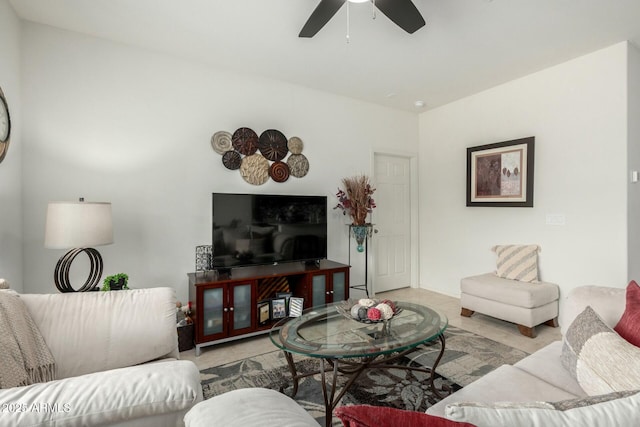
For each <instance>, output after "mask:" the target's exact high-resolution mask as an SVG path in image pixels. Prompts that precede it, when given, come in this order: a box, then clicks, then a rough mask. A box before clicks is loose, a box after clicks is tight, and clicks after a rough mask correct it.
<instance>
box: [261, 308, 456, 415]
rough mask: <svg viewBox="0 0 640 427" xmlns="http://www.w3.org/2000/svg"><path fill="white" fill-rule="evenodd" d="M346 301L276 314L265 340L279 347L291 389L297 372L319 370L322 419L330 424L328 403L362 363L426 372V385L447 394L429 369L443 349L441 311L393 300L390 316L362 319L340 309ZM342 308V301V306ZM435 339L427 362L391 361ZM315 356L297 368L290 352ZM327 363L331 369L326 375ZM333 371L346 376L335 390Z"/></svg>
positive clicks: (338, 395)
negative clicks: (306, 367)
mask: <svg viewBox="0 0 640 427" xmlns="http://www.w3.org/2000/svg"><path fill="white" fill-rule="evenodd" d="M346 305H347V303H346V302H344V301H343V302H338V303H333V304H327V305H324V306H319V307H312V308H309V309H307V310H305V311H304V312H303V313H302V316H300V317H295V318H287V319H282V320H281V321H280V322H278V323H276V324H275V325H274V326H273V328H271V331H270V337H271V341H272V342H273V343H274V344H275V345H276V346H277V347H279V348H280V349H281V350H283V351H284V355H285V358H286V360H287V364H288V365H289V370H290V371H291V375H292V378H293V392H292V396H295V395H296V393H297V392H298V382H299V380H300V379H301V378H304V377H308V376H311V375H316V374H320V375H321V384H322V393H323V398H324V404H325V410H326V425H327V427H328V426H331V422H332V421H331V420H332V413H333V409H334V408H335V407H336V405H337V404H338V402H339V401H340V399H342V397H343V396H344V394H345V393H346V392H347V390H348V389H349V388H350V387H351V386H352V385H353V383H354V382H355V381H356V380H357V379H358V377H359V376H360V374H361V373H362V372H364V371H365V370H367V369H390V368H394V369H405V370H415V371H421V372H424V373H428V374H430V375H429V387H430V388H431V391H432V392H433V393H434V394H435V395H436V396H437V397H439V398H442V397H444V394H443V393H445V394H449V393H450V392H451V391H450V390H448V389H442V390H438V389H437V388H436V387H435V385H434V379H435V370H436V367H437V365H438V363H439V362H440V359H441V358H442V354H443V353H444V349H445V338H444V330H445V329H446V328H447V324H448V320H447V317H446V316H445V315H444V314H442V313H440V312H438V311H436V310H435V309H433V308H430V307H426V306H423V305H419V304H413V303H408V302H397V303H396V306H397V307H398V314H396V315H395V316H394V317H393V318H392V319H391V320H388V321H384V322H377V323H363V322H360V321H358V320H355V319H353V318H351V316H349V315H348V310H346V311H347V313H345V307H346ZM347 308H348V307H347ZM435 340H439V341H440V344H441V346H440V347H441V348H440V353H439V354H438V357H437V359H436V360H435V362H434V364H433V366H432V367H430V368H429V367H424V366H422V365H420V366H411V365H400V364H397V363H394V362H396V361H398V359H400V358H401V357H403V356H405V355H406V354H408V353H409V352H411V351H413V350H414V349H415V348H416V347H418V346H419V345H421V344H426V343H430V342H432V341H435ZM294 353H295V354H299V355H303V356H308V357H315V358H318V359H320V363H319V366H320V368H319V371H317V372H309V373H298V372H297V370H296V367H295V364H294V362H293V356H292V354H294ZM325 365H328V368H329V370H330V371H333V376H332V378H331V384H329V382H328V381H327V369H325ZM338 374H342V375H345V376H346V382H345V383H344V385H343V386H342V389H341V390H340V392H338V393H337V385H338V383H337V380H338Z"/></svg>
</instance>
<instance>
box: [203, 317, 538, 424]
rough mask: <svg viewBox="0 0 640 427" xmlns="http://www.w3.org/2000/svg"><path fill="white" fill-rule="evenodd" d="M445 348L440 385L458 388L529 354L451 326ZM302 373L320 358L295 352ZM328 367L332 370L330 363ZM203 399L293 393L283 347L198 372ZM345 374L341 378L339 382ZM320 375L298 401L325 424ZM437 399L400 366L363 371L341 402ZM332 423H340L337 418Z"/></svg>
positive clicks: (416, 360) (416, 405)
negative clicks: (248, 392)
mask: <svg viewBox="0 0 640 427" xmlns="http://www.w3.org/2000/svg"><path fill="white" fill-rule="evenodd" d="M445 337H446V348H445V352H444V355H443V357H442V360H441V361H440V364H439V365H438V367H437V369H436V373H437V374H438V376H437V379H436V387H437V388H442V387H443V386H445V387H450V388H452V389H453V390H454V391H455V390H457V389H459V388H460V387H464V386H466V385H468V384H469V383H471V382H473V381H475V380H476V379H478V378H480V377H482V376H483V375H485V374H487V373H489V372H491V371H492V370H494V369H496V368H497V367H499V366H501V365H503V364H509V365H511V364H514V363H516V362H517V361H519V360H520V359H522V358H524V357H525V356H527V353H525V352H523V351H520V350H517V349H514V348H512V347H509V346H507V345H504V344H500V343H498V342H496V341H493V340H490V339H488V338H484V337H481V336H479V335H476V334H474V333H472V332H468V331H465V330H462V329H459V328H456V327H453V326H449V327H448V328H447V330H446V332H445ZM439 351H440V343H439V341H437V342H436V343H434V344H432V345H429V346H421V347H419V348H417V349H416V350H415V351H413V352H412V353H409V354H408V355H407V356H405V357H404V358H403V359H401V360H400V363H401V364H405V365H406V364H409V363H411V364H414V365H415V364H418V365H423V366H427V367H430V366H432V365H433V362H434V361H435V359H436V357H437V356H438V353H439ZM294 360H295V363H296V367H297V369H298V372H314V371H317V370H318V367H319V365H318V364H319V363H320V362H319V360H318V359H313V358H305V357H302V356H297V355H294ZM327 369H330V368H328V367H327ZM200 378H201V382H202V388H203V392H204V397H205V399H209V398H211V397H213V396H216V395H219V394H222V393H224V392H227V391H230V390H235V389H239V388H248V387H265V388H271V389H275V390H280V389H282V390H284V392H285V393H286V394H288V395H291V388H292V387H291V374H290V373H289V368H288V367H287V362H286V359H285V358H284V356H283V354H282V352H281V351H273V352H270V353H266V354H262V355H259V356H256V357H253V358H250V359H244V360H240V361H237V362H233V363H229V364H226V365H221V366H215V367H211V368H207V369H203V370H202V371H200ZM342 379H343V377H342V376H341V377H339V382H340V380H342ZM320 390H322V389H321V387H320V375H314V376H310V377H307V378H304V379H302V380H301V381H300V385H299V388H298V393H297V395H296V396H295V400H296V401H297V402H298V403H299V404H300V405H301V406H302V407H303V408H305V409H306V410H307V411H308V412H309V413H310V414H311V415H312V416H313V417H314V418H316V420H318V423H319V424H320V425H324V415H325V414H324V404H323V403H322V393H321V392H320ZM435 402H437V398H436V396H434V395H433V393H432V392H431V390H429V387H428V375H427V374H424V373H421V372H416V371H407V370H402V369H372V370H368V371H365V372H364V373H363V374H362V375H361V376H360V377H359V378H358V380H357V381H356V383H355V384H354V385H353V386H352V387H351V389H350V390H349V391H348V392H347V393H346V394H345V396H344V397H343V398H342V400H341V402H340V405H352V404H369V405H377V406H390V407H394V408H400V409H408V410H414V411H423V412H424V411H425V410H426V409H427V408H428V407H429V406H431V405H433V404H434V403H435ZM333 425H334V426H341V423H340V422H339V420H337V419H334V420H333Z"/></svg>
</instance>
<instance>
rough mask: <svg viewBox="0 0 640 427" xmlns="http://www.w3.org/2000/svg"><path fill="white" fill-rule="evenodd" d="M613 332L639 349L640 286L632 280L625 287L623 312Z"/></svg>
mask: <svg viewBox="0 0 640 427" xmlns="http://www.w3.org/2000/svg"><path fill="white" fill-rule="evenodd" d="M613 330H614V331H616V332H617V333H618V334H619V335H620V336H621V337H622V338H624V339H625V340H627V341H629V342H630V343H631V344H633V345H635V346H636V347H640V286H638V284H637V283H636V282H635V281H634V280H632V281H631V282H630V283H629V285H628V286H627V291H626V306H625V310H624V313H623V314H622V317H621V318H620V321H619V322H618V324H617V325H616V327H615V328H613Z"/></svg>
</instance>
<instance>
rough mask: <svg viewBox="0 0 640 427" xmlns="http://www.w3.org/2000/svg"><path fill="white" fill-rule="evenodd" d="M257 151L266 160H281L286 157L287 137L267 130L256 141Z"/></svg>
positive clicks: (273, 130) (276, 131)
mask: <svg viewBox="0 0 640 427" xmlns="http://www.w3.org/2000/svg"><path fill="white" fill-rule="evenodd" d="M258 149H259V150H260V152H261V153H262V155H263V156H265V157H266V158H267V159H269V160H272V161H277V160H282V159H284V158H285V157H286V155H287V153H288V152H289V149H288V148H287V137H286V136H284V135H283V134H282V132H280V131H279V130H275V129H268V130H265V131H264V132H262V134H261V135H260V140H259V141H258Z"/></svg>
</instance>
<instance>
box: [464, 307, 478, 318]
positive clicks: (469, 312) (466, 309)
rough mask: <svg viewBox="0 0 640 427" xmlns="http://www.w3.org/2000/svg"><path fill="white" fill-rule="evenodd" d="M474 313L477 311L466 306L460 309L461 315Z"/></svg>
mask: <svg viewBox="0 0 640 427" xmlns="http://www.w3.org/2000/svg"><path fill="white" fill-rule="evenodd" d="M473 313H475V311H473V310H469V309H468V308H464V307H462V310H460V316H463V317H471V315H472V314H473Z"/></svg>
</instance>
